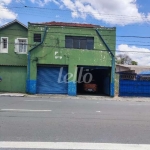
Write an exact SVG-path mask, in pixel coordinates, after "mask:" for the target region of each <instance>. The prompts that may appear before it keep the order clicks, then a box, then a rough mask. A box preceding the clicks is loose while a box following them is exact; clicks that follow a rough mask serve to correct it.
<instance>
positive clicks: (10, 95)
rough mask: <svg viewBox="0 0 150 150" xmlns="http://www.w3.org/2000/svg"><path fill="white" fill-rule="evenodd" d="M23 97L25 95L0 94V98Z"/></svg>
mask: <svg viewBox="0 0 150 150" xmlns="http://www.w3.org/2000/svg"><path fill="white" fill-rule="evenodd" d="M4 96H6V97H25V94H20V93H2V94H0V97H4Z"/></svg>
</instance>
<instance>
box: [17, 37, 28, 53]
mask: <svg viewBox="0 0 150 150" xmlns="http://www.w3.org/2000/svg"><path fill="white" fill-rule="evenodd" d="M27 48H28V41H27V39H26V38H17V39H16V40H15V52H17V53H22V54H26V53H27Z"/></svg>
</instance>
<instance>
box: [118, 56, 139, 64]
mask: <svg viewBox="0 0 150 150" xmlns="http://www.w3.org/2000/svg"><path fill="white" fill-rule="evenodd" d="M116 62H117V64H124V65H138V63H137V62H136V61H133V60H132V59H131V58H130V57H129V56H128V55H126V54H120V55H117V57H116Z"/></svg>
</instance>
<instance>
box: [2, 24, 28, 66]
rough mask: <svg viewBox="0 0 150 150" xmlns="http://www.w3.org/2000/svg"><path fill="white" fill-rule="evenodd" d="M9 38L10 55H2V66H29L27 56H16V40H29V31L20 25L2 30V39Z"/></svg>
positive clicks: (13, 25)
mask: <svg viewBox="0 0 150 150" xmlns="http://www.w3.org/2000/svg"><path fill="white" fill-rule="evenodd" d="M1 37H8V43H9V44H8V53H6V54H5V53H0V65H13V66H18V65H23V66H27V55H26V54H16V53H15V52H14V50H15V39H16V38H27V37H28V30H27V29H26V28H24V27H23V26H21V25H20V24H18V23H13V24H12V25H9V26H7V27H5V28H2V29H0V38H1Z"/></svg>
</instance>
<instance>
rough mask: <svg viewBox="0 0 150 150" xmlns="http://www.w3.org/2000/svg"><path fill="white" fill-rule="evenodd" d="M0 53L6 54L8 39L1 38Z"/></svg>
mask: <svg viewBox="0 0 150 150" xmlns="http://www.w3.org/2000/svg"><path fill="white" fill-rule="evenodd" d="M0 45H1V46H0V52H1V53H8V37H1V43H0Z"/></svg>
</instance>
